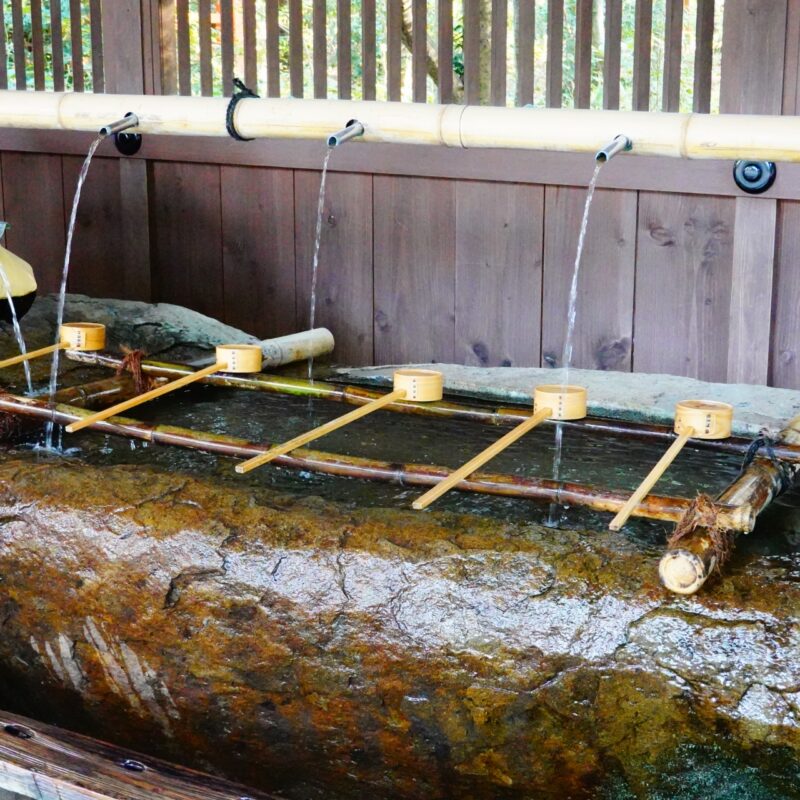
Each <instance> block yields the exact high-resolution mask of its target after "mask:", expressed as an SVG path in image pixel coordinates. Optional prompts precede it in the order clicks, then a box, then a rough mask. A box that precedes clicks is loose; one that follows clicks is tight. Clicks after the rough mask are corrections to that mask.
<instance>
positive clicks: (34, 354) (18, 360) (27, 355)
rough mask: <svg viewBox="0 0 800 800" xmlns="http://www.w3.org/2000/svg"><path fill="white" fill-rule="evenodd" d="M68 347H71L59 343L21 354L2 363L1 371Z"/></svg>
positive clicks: (0, 365)
mask: <svg viewBox="0 0 800 800" xmlns="http://www.w3.org/2000/svg"><path fill="white" fill-rule="evenodd" d="M68 347H69V345H68V344H67V343H66V342H59V343H58V344H51V345H50V346H49V347H41V348H39V349H38V350H31V351H30V353H20V354H19V355H18V356H14V357H13V358H7V359H5V361H0V369H3V367H13V366H14V364H21V363H22V362H23V361H30V360H31V359H32V358H39V356H46V355H47V354H48V353H55V351H56V350H66V349H67V348H68Z"/></svg>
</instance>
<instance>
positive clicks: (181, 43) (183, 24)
mask: <svg viewBox="0 0 800 800" xmlns="http://www.w3.org/2000/svg"><path fill="white" fill-rule="evenodd" d="M175 10H176V13H177V16H178V91H179V92H180V93H181V94H191V93H192V64H191V60H190V50H189V0H177V5H176V9H175Z"/></svg>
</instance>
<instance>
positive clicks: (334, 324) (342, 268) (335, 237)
mask: <svg viewBox="0 0 800 800" xmlns="http://www.w3.org/2000/svg"><path fill="white" fill-rule="evenodd" d="M319 181H320V174H319V172H306V171H298V172H296V173H295V179H294V186H295V194H294V197H295V220H296V223H295V247H296V254H297V256H296V265H297V267H296V268H297V301H296V308H297V312H296V313H297V328H298V329H305V328H307V327H308V323H309V312H310V298H311V274H312V263H313V257H314V236H315V232H316V224H317V204H318V200H319ZM372 294H373V276H372V178H371V177H370V176H366V175H349V174H329V175H328V180H327V186H326V193H325V205H324V209H323V214H322V234H321V238H320V251H319V266H318V269H317V302H316V311H315V323H314V324H315V326H316V327H319V326H323V327H325V328H329V329H330V330H331V331H332V332H333V336H334V339H335V340H336V349H335V351H334V358H335V360H336V361H337V362H340V363H345V364H371V363H373V331H372V326H373V322H372V320H373V308H372V303H373V300H372Z"/></svg>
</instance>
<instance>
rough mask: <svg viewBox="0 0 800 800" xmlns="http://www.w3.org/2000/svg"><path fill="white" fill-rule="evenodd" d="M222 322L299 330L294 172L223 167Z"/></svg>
mask: <svg viewBox="0 0 800 800" xmlns="http://www.w3.org/2000/svg"><path fill="white" fill-rule="evenodd" d="M221 173H222V175H221V178H222V241H223V249H222V258H223V269H224V292H225V313H224V317H225V321H226V322H227V323H228V324H230V325H235V326H236V327H237V328H241V329H242V330H246V331H247V332H248V333H252V334H254V335H256V336H259V337H262V338H267V337H272V336H283V335H284V334H287V333H291V332H293V331H295V330H297V326H296V322H297V320H296V318H295V310H294V303H295V272H294V268H293V265H294V263H295V253H294V231H295V227H296V226H295V218H294V203H293V195H294V189H293V187H292V171H291V170H284V169H252V168H249V167H222V170H221Z"/></svg>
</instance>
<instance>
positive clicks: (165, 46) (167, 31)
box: [73, 0, 178, 94]
mask: <svg viewBox="0 0 800 800" xmlns="http://www.w3.org/2000/svg"><path fill="white" fill-rule="evenodd" d="M175 2H176V0H161V6H160V12H161V13H160V25H159V44H160V52H161V90H162V92H163V93H164V94H177V93H178V37H177V31H178V28H177V26H178V22H177V19H176V9H175ZM73 35H74V29H73ZM73 46H74V45H73Z"/></svg>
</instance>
